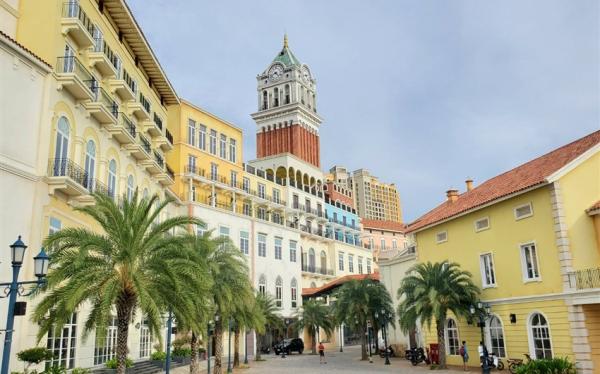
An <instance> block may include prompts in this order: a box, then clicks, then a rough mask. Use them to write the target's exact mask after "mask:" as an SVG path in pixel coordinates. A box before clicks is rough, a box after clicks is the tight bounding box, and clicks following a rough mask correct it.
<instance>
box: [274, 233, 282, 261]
mask: <svg viewBox="0 0 600 374" xmlns="http://www.w3.org/2000/svg"><path fill="white" fill-rule="evenodd" d="M282 242H283V239H281V238H275V259H276V260H281V246H282Z"/></svg>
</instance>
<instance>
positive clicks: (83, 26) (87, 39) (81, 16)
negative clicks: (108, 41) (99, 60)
mask: <svg viewBox="0 0 600 374" xmlns="http://www.w3.org/2000/svg"><path fill="white" fill-rule="evenodd" d="M60 24H61V26H62V34H63V35H70V36H71V38H72V39H73V40H74V41H75V43H77V45H78V46H79V47H80V48H88V47H90V46H92V45H94V37H93V35H94V24H93V23H92V20H90V19H89V18H88V16H87V14H85V12H84V11H83V9H81V6H79V2H78V1H69V2H66V3H64V4H63V6H62V18H61V21H60Z"/></svg>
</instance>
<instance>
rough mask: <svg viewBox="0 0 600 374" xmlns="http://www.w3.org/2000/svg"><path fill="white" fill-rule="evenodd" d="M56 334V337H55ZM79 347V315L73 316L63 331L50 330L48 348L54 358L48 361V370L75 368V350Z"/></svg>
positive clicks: (74, 314)
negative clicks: (55, 367) (57, 367)
mask: <svg viewBox="0 0 600 374" xmlns="http://www.w3.org/2000/svg"><path fill="white" fill-rule="evenodd" d="M54 334H56V335H54ZM76 347H77V313H73V314H71V319H70V320H69V322H67V323H66V324H64V325H63V327H62V329H60V330H55V329H50V330H49V331H48V340H47V344H46V348H47V349H49V350H50V351H52V353H53V355H54V357H53V358H52V359H51V360H48V361H46V368H50V367H52V366H60V367H64V368H66V369H72V368H74V367H75V348H76Z"/></svg>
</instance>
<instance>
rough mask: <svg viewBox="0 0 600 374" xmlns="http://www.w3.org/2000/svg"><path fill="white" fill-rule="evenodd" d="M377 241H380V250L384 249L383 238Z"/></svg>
mask: <svg viewBox="0 0 600 374" xmlns="http://www.w3.org/2000/svg"><path fill="white" fill-rule="evenodd" d="M379 243H380V245H381V250H382V251H385V239H383V238H382V239H381V240H380V241H379Z"/></svg>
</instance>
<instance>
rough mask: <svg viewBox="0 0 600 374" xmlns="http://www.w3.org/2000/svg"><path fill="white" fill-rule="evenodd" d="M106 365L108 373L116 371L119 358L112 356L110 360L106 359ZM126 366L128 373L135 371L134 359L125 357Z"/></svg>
mask: <svg viewBox="0 0 600 374" xmlns="http://www.w3.org/2000/svg"><path fill="white" fill-rule="evenodd" d="M104 365H105V366H106V369H107V372H108V373H116V372H117V359H116V358H111V359H110V360H108V361H106V363H105V364H104ZM125 368H126V372H127V373H133V372H134V369H133V360H132V359H130V358H129V357H127V358H126V359H125Z"/></svg>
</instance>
